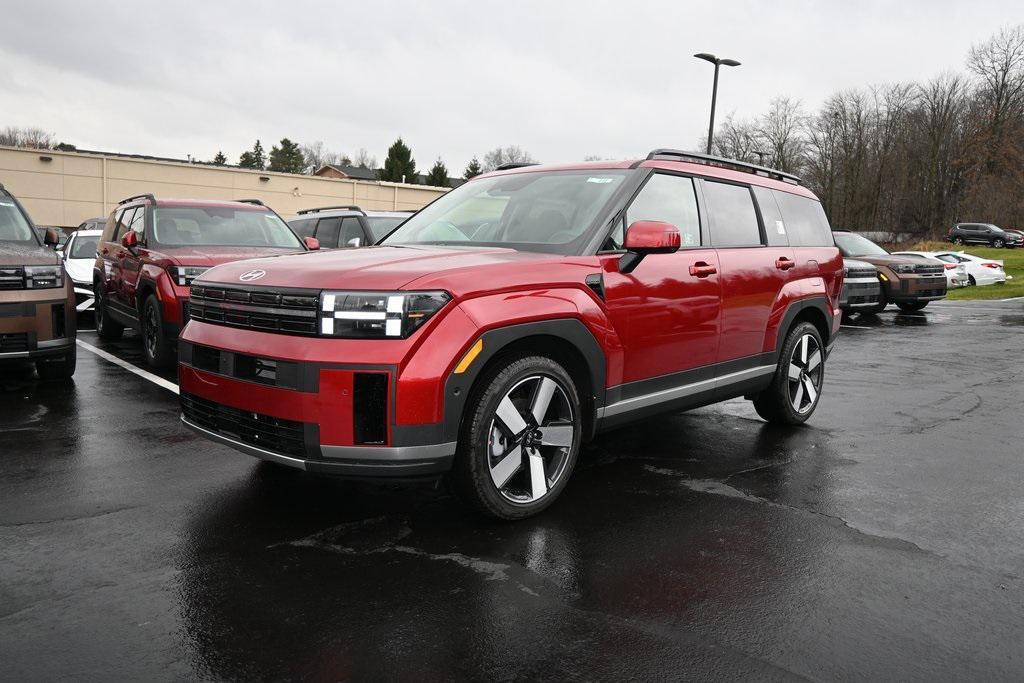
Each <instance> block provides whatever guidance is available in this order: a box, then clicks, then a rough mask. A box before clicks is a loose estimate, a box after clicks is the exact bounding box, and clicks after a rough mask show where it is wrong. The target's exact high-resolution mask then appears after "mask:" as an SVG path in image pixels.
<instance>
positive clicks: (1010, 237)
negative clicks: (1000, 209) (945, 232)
mask: <svg viewBox="0 0 1024 683" xmlns="http://www.w3.org/2000/svg"><path fill="white" fill-rule="evenodd" d="M949 241H950V242H954V243H955V244H987V245H989V246H990V247H995V248H996V249H1002V248H1003V247H1019V246H1024V245H1022V244H1021V243H1022V242H1024V238H1021V236H1020V235H1017V234H1014V233H1012V232H1007V231H1005V230H1003V229H1002V228H1000V227H999V226H996V225H992V224H991V223H957V224H956V225H954V226H953V229H952V230H950V231H949Z"/></svg>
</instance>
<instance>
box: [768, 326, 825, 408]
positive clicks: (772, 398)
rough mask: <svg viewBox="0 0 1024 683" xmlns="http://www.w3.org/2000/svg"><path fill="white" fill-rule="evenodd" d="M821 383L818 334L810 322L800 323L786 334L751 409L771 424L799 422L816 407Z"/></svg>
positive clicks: (822, 368) (821, 352)
mask: <svg viewBox="0 0 1024 683" xmlns="http://www.w3.org/2000/svg"><path fill="white" fill-rule="evenodd" d="M824 383H825V345H824V344H823V343H822V341H821V334H820V333H819V332H818V328H817V327H815V326H814V325H812V324H811V323H806V322H804V323H800V324H799V325H796V326H794V327H793V329H791V330H790V331H789V334H787V335H786V341H784V342H783V343H782V348H781V349H780V350H779V364H778V367H776V368H775V375H774V376H773V377H772V383H771V384H770V385H769V386H768V388H767V389H765V390H764V391H762V392H761V393H760V394H758V395H757V397H756V398H754V410H756V411H757V414H758V415H760V416H761V417H762V418H764V419H765V420H767V421H768V422H770V423H772V424H781V425H798V424H803V423H804V422H806V421H807V418H809V417H810V416H811V415H812V414H813V413H814V411H815V409H816V408H817V407H818V401H819V400H820V399H821V389H822V386H823V385H824Z"/></svg>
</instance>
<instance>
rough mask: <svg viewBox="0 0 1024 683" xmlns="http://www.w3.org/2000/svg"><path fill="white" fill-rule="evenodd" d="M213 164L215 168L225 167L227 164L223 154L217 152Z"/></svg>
mask: <svg viewBox="0 0 1024 683" xmlns="http://www.w3.org/2000/svg"><path fill="white" fill-rule="evenodd" d="M213 163H214V164H215V165H217V166H226V165H227V163H228V158H227V157H226V156H224V152H221V151H220V150H217V156H215V157H214V158H213Z"/></svg>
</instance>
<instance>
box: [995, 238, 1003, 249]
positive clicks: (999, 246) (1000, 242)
mask: <svg viewBox="0 0 1024 683" xmlns="http://www.w3.org/2000/svg"><path fill="white" fill-rule="evenodd" d="M992 246H993V247H995V248H996V249H1002V248H1003V247H1005V246H1006V242H1005V241H1003V240H1001V239H994V240H992Z"/></svg>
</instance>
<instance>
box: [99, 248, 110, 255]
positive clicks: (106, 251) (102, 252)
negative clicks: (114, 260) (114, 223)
mask: <svg viewBox="0 0 1024 683" xmlns="http://www.w3.org/2000/svg"><path fill="white" fill-rule="evenodd" d="M100 253H101V254H103V255H104V256H106V255H107V254H109V253H110V250H109V249H104V250H103V251H101V252H100Z"/></svg>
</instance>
